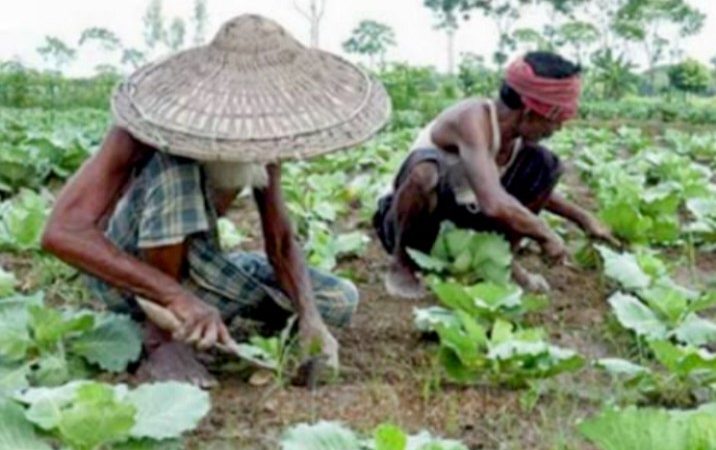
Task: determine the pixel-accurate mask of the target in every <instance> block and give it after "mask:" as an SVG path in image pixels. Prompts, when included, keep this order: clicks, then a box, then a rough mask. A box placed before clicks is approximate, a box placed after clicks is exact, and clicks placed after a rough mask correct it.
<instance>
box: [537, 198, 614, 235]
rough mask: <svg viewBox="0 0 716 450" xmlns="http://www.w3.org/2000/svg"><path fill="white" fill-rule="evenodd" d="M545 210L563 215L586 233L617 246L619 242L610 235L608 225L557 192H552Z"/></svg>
mask: <svg viewBox="0 0 716 450" xmlns="http://www.w3.org/2000/svg"><path fill="white" fill-rule="evenodd" d="M545 207H546V208H547V211H549V212H551V213H552V214H556V215H558V216H561V217H564V218H565V219H567V220H569V221H571V222H572V223H574V224H576V225H577V226H579V227H580V228H581V229H582V230H584V232H585V233H587V235H589V236H591V237H593V238H596V239H601V240H603V241H606V242H609V243H610V244H612V245H615V246H619V245H621V244H620V242H619V241H618V240H617V239H616V238H615V237H614V236H613V235H612V233H611V231H610V230H609V228H608V227H606V226H605V225H604V224H603V223H601V222H600V221H599V220H598V219H597V218H596V217H595V216H594V215H593V214H591V213H590V212H589V211H587V210H586V209H584V208H581V207H580V206H577V205H576V204H574V203H572V202H570V201H569V200H567V199H566V198H564V197H563V196H562V195H560V194H558V193H557V192H552V195H550V197H549V199H548V200H547V204H546V205H545Z"/></svg>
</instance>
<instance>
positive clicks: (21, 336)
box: [0, 292, 43, 361]
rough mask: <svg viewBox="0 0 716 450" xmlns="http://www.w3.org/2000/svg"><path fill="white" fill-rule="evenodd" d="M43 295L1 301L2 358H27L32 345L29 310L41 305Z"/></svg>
mask: <svg viewBox="0 0 716 450" xmlns="http://www.w3.org/2000/svg"><path fill="white" fill-rule="evenodd" d="M42 298H43V295H42V293H41V292H38V293H36V294H34V295H32V296H23V295H15V296H12V297H8V298H4V299H2V300H0V358H2V359H5V360H8V361H17V360H21V359H23V358H24V357H25V354H26V353H27V350H28V348H29V346H30V345H31V344H32V339H31V337H30V332H29V330H28V321H29V313H28V308H29V307H30V306H32V305H41V304H42Z"/></svg>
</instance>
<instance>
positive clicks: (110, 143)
mask: <svg viewBox="0 0 716 450" xmlns="http://www.w3.org/2000/svg"><path fill="white" fill-rule="evenodd" d="M153 153H154V149H153V148H152V147H150V146H149V145H146V144H144V143H142V142H141V141H139V140H137V139H135V138H134V136H132V134H131V133H130V132H129V131H127V130H126V129H125V128H122V127H120V126H116V125H115V126H113V127H112V128H110V130H109V131H108V132H107V135H106V137H105V139H104V142H103V143H102V147H101V148H100V150H99V151H98V152H97V154H96V155H95V157H94V158H93V160H94V161H92V163H93V164H91V165H92V166H103V167H104V169H105V170H108V171H110V172H113V171H116V170H119V171H122V170H126V169H130V168H133V167H134V166H136V165H137V164H140V163H142V162H143V161H146V160H147V159H148V158H149V156H151V155H152V154H153Z"/></svg>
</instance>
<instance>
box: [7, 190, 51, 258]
mask: <svg viewBox="0 0 716 450" xmlns="http://www.w3.org/2000/svg"><path fill="white" fill-rule="evenodd" d="M48 214H49V202H48V201H47V199H46V198H44V197H43V196H41V195H39V194H37V193H35V192H33V191H30V190H27V189H23V190H21V191H20V194H19V195H18V196H16V197H14V198H12V199H10V200H6V201H5V202H3V203H0V249H3V250H10V251H27V250H39V249H40V236H41V235H42V231H43V229H44V228H45V222H46V221H47V216H48Z"/></svg>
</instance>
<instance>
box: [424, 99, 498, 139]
mask: <svg viewBox="0 0 716 450" xmlns="http://www.w3.org/2000/svg"><path fill="white" fill-rule="evenodd" d="M486 114H487V112H486V110H485V102H484V100H481V99H477V98H469V99H465V100H462V101H460V102H458V103H455V104H454V105H452V106H450V107H448V108H447V109H445V110H444V111H443V112H442V113H440V115H438V117H437V118H436V119H435V126H434V128H433V140H434V141H435V142H436V143H438V144H440V143H442V144H443V145H444V146H448V145H455V144H457V140H459V139H460V137H461V136H462V135H464V134H471V133H474V132H475V131H476V130H478V129H480V128H481V127H480V124H482V123H483V122H484V119H485V118H486Z"/></svg>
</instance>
